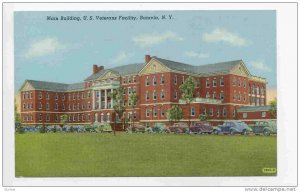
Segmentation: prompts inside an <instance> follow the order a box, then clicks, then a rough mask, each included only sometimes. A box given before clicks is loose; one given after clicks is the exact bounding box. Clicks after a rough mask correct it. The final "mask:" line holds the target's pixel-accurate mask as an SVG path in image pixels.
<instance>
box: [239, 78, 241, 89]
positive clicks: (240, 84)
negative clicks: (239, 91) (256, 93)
mask: <svg viewBox="0 0 300 192" xmlns="http://www.w3.org/2000/svg"><path fill="white" fill-rule="evenodd" d="M238 86H239V87H240V86H241V79H240V78H238Z"/></svg>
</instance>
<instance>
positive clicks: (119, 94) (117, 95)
mask: <svg viewBox="0 0 300 192" xmlns="http://www.w3.org/2000/svg"><path fill="white" fill-rule="evenodd" d="M111 97H112V98H113V100H114V102H113V109H114V113H115V115H114V124H115V125H114V129H113V131H114V135H116V114H117V115H118V116H119V117H122V116H123V112H124V111H125V106H124V97H123V89H122V87H119V88H117V89H116V90H115V91H114V92H113V93H111ZM123 125H124V122H123Z"/></svg>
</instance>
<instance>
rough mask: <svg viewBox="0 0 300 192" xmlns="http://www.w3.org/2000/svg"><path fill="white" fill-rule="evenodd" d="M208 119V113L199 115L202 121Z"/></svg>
mask: <svg viewBox="0 0 300 192" xmlns="http://www.w3.org/2000/svg"><path fill="white" fill-rule="evenodd" d="M208 119H209V118H208V116H207V114H205V115H203V114H201V115H199V120H200V121H207V120H208Z"/></svg>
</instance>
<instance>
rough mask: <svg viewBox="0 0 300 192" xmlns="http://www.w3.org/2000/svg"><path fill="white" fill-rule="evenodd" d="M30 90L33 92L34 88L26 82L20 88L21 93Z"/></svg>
mask: <svg viewBox="0 0 300 192" xmlns="http://www.w3.org/2000/svg"><path fill="white" fill-rule="evenodd" d="M31 90H34V87H33V86H32V85H31V84H30V83H29V82H26V83H25V84H24V85H23V87H22V88H21V91H31Z"/></svg>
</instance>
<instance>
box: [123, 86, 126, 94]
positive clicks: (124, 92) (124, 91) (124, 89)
mask: <svg viewBox="0 0 300 192" xmlns="http://www.w3.org/2000/svg"><path fill="white" fill-rule="evenodd" d="M123 95H126V88H125V87H124V88H123Z"/></svg>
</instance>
